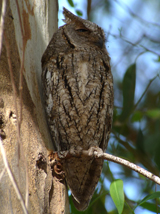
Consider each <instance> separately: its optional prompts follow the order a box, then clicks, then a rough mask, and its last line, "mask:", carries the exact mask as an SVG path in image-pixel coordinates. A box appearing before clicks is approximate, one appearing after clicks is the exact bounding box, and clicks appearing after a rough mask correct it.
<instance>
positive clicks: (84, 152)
mask: <svg viewBox="0 0 160 214" xmlns="http://www.w3.org/2000/svg"><path fill="white" fill-rule="evenodd" d="M91 148H92V147H91ZM93 150H94V151H93V153H92V154H91V152H90V151H91V150H90V149H89V150H82V151H81V152H80V154H76V153H75V154H74V155H73V154H71V153H70V152H69V151H63V152H58V156H59V158H60V159H69V158H72V157H82V156H87V157H91V156H94V157H95V158H102V159H104V160H109V161H112V162H115V163H117V164H121V165H122V166H126V167H127V168H129V169H132V170H134V171H136V172H138V173H140V174H141V175H143V176H145V177H146V178H149V179H150V180H152V181H154V182H155V183H157V184H159V185H160V178H159V177H158V176H156V175H154V174H153V173H151V172H149V171H147V170H145V169H143V168H141V167H140V166H137V165H136V164H134V163H131V162H129V161H127V160H125V159H123V158H119V157H117V156H114V155H110V154H108V153H103V152H102V150H101V151H100V150H99V148H98V150H97V149H96V148H94V147H93ZM55 153H56V152H55Z"/></svg>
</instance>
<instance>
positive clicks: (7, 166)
mask: <svg viewBox="0 0 160 214" xmlns="http://www.w3.org/2000/svg"><path fill="white" fill-rule="evenodd" d="M0 150H1V154H2V158H3V162H4V165H5V168H6V170H7V172H8V176H9V178H10V180H11V183H12V185H13V187H14V189H15V192H16V194H17V197H18V199H19V200H20V203H21V206H22V209H23V211H24V213H25V214H28V211H27V209H26V206H25V203H24V201H23V197H22V194H21V192H20V190H19V188H18V185H17V183H16V180H15V178H14V175H13V173H12V171H11V168H10V166H9V164H8V161H7V157H6V153H5V150H4V147H3V144H2V140H1V137H0Z"/></svg>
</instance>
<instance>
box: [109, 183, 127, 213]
mask: <svg viewBox="0 0 160 214" xmlns="http://www.w3.org/2000/svg"><path fill="white" fill-rule="evenodd" d="M110 195H111V197H112V200H113V201H114V204H115V206H116V208H117V210H118V213H119V214H121V213H122V211H123V207H124V192H123V181H122V180H115V181H113V182H112V183H111V185H110Z"/></svg>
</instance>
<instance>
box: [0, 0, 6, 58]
mask: <svg viewBox="0 0 160 214" xmlns="http://www.w3.org/2000/svg"><path fill="white" fill-rule="evenodd" d="M6 4H7V0H3V1H2V12H1V19H0V55H1V51H2V41H3V29H4V17H5V12H6Z"/></svg>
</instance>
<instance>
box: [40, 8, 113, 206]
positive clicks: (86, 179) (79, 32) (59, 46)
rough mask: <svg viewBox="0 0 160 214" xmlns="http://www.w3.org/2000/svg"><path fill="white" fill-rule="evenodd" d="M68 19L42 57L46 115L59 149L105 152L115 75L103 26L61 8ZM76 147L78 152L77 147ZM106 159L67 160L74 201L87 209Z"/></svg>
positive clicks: (64, 163)
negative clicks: (112, 70)
mask: <svg viewBox="0 0 160 214" xmlns="http://www.w3.org/2000/svg"><path fill="white" fill-rule="evenodd" d="M63 14H64V17H65V19H64V22H65V23H66V24H65V25H63V26H62V27H60V28H59V29H58V30H57V32H56V33H54V35H53V37H52V39H51V41H50V43H49V45H48V47H47V49H46V50H45V52H44V54H43V56H42V84H43V91H44V102H45V103H44V105H45V110H46V117H47V121H48V125H49V129H50V133H51V137H52V140H53V143H54V144H55V145H56V149H57V151H71V152H72V153H74V152H79V151H82V150H88V149H93V150H95V151H96V150H98V149H100V150H101V151H104V150H105V149H106V148H107V143H108V140H109V135H110V131H111V124H112V114H113V79H112V74H111V69H110V57H109V55H108V52H107V50H106V47H105V34H104V31H103V30H102V29H101V28H100V27H99V26H98V25H96V24H94V23H92V22H90V21H88V20H84V19H82V18H80V17H77V16H75V15H74V14H72V13H71V12H70V11H68V10H67V9H66V8H63ZM73 151H74V152H73ZM102 167H103V160H102V159H96V158H94V156H92V155H91V156H89V157H82V156H80V157H74V156H73V157H72V158H70V159H66V160H64V161H63V169H64V172H65V179H66V181H67V184H68V186H69V188H70V190H71V193H72V198H73V203H74V205H75V207H76V208H77V209H78V210H85V209H87V207H88V204H89V201H90V199H91V197H92V195H93V193H94V190H95V187H96V185H97V183H98V180H99V178H100V174H101V171H102Z"/></svg>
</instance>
